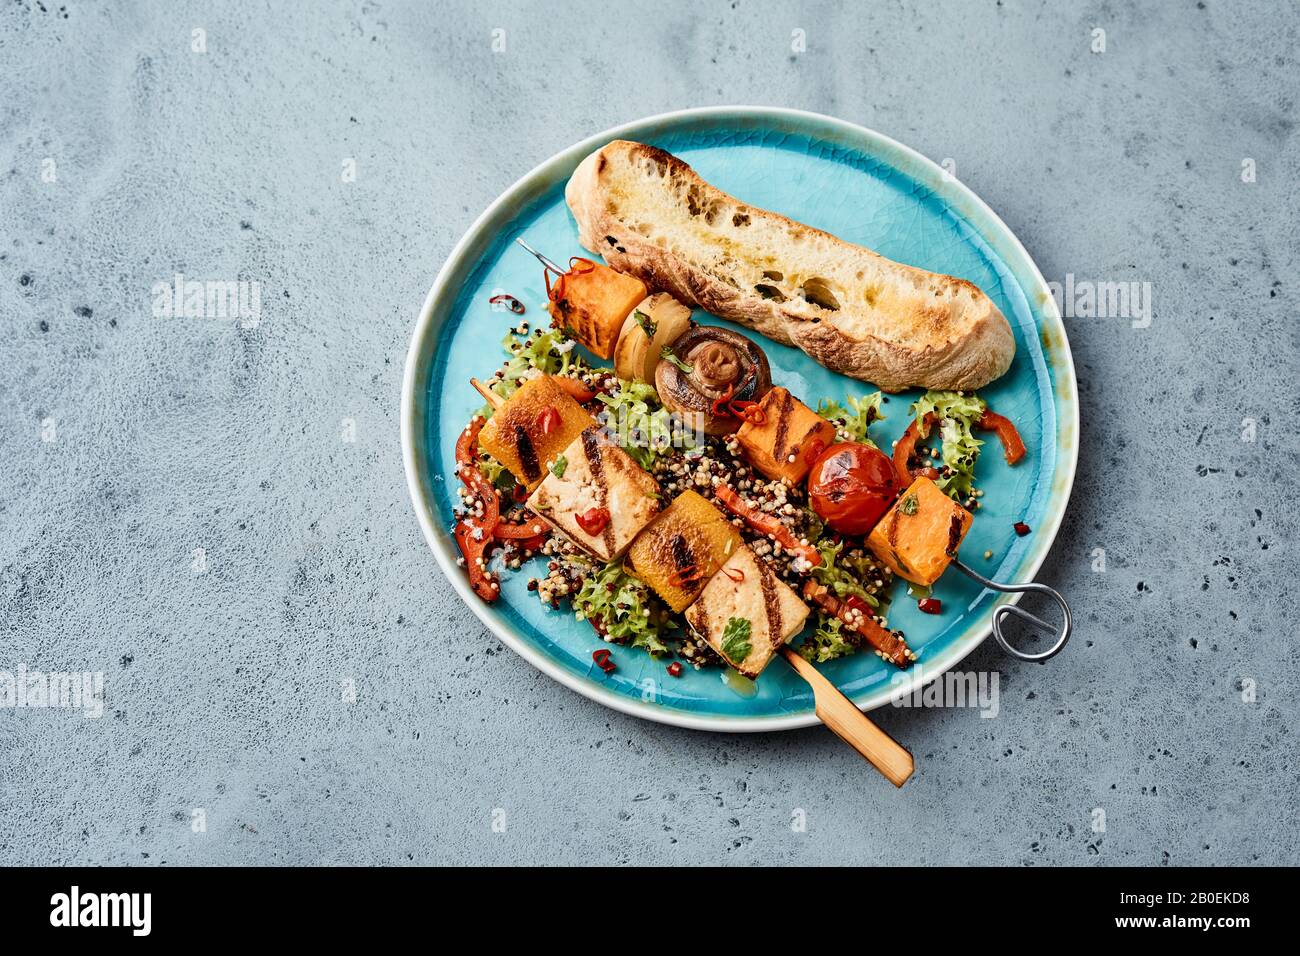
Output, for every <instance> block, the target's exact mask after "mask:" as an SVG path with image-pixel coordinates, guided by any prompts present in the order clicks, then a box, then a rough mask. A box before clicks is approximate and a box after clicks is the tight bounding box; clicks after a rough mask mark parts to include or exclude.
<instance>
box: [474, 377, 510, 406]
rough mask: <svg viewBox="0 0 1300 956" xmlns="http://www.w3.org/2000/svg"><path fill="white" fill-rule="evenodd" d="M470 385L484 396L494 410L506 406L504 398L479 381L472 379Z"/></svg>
mask: <svg viewBox="0 0 1300 956" xmlns="http://www.w3.org/2000/svg"><path fill="white" fill-rule="evenodd" d="M469 383H470V384H471V385H473V386H474V391H476V392H478V393H479V394H480V395H482V396H483V397H484V398H485V399H486V400H487V403H488V404H489V405H491V406H492V407H493V408H500V407H501V406H502V405H503V404H505V399H504V398H502V397H501V396H500V395H498V394H497V393H496V392H494V391H492V389H490V388H488V387H487V386H486V385H484V384H483V383H482V382H480V381H479V380H478V379H476V378H471V379H470V380H469Z"/></svg>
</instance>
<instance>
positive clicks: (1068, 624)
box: [952, 558, 1074, 663]
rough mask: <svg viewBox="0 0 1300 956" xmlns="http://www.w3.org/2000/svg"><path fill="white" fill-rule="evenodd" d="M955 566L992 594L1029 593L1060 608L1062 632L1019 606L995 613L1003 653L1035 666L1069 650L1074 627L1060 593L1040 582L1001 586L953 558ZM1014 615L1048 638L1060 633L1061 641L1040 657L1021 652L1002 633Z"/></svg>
mask: <svg viewBox="0 0 1300 956" xmlns="http://www.w3.org/2000/svg"><path fill="white" fill-rule="evenodd" d="M952 565H953V567H955V568H956V569H957V570H958V571H960V572H961V573H962V574H964V575H966V576H967V577H968V578H971V579H972V580H974V581H978V582H979V583H980V584H982V585H984V586H985V587H986V588H988V589H989V590H991V591H1001V592H1002V593H1003V594H1026V593H1029V592H1033V593H1035V594H1046V595H1047V596H1048V597H1050V598H1051V599H1052V600H1053V601H1055V602H1056V603H1057V604H1058V605H1059V606H1060V608H1061V614H1062V616H1063V618H1064V622H1063V623H1062V625H1061V627H1060V628H1059V630H1058V628H1057V627H1056V625H1054V624H1049V623H1048V622H1047V621H1044V620H1043V619H1042V618H1041V617H1038V616H1037V615H1034V614H1030V613H1029V612H1028V611H1026V610H1025V609H1024V608H1022V607H1020V606H1019V605H1017V604H1000V605H998V606H997V607H996V608H994V609H993V636H994V637H995V638H997V642H998V643H999V644H1001V645H1002V649H1003V650H1004V651H1006V652H1007V653H1008V654H1010V655H1011V656H1012V657H1015V658H1017V659H1019V660H1022V661H1029V662H1031V663H1041V662H1042V661H1046V660H1050V659H1051V658H1053V657H1055V656H1056V655H1057V654H1059V653H1060V652H1061V649H1062V648H1063V647H1065V642H1066V641H1068V640H1069V639H1070V631H1071V629H1072V628H1073V626H1074V625H1073V618H1072V617H1071V615H1070V605H1069V604H1067V603H1066V601H1065V598H1063V597H1062V596H1061V592H1060V591H1057V590H1056V589H1055V588H1049V587H1048V586H1047V585H1046V584H1039V583H1037V582H1030V583H1029V584H999V583H998V582H997V581H990V580H989V579H988V578H986V577H984V575H982V574H980V573H979V572H978V571H974V570H972V569H971V568H968V567H967V566H966V565H964V564H962V563H961V562H960V561H958V560H957V559H956V558H953V560H952ZM1010 614H1014V615H1015V616H1016V617H1018V618H1020V619H1021V620H1025V621H1028V622H1029V623H1030V624H1033V625H1035V626H1036V627H1038V628H1040V629H1041V630H1043V631H1044V632H1046V633H1048V634H1058V633H1059V635H1060V636H1059V637H1057V639H1056V643H1055V644H1053V645H1052V646H1051V647H1049V648H1048V649H1047V650H1045V651H1042V652H1040V653H1038V654H1030V653H1029V652H1027V651H1022V650H1019V649H1018V648H1015V647H1012V646H1011V643H1010V642H1009V641H1008V640H1007V638H1006V635H1005V634H1003V633H1002V622H1003V621H1004V620H1005V619H1006V617H1007V616H1008V615H1010Z"/></svg>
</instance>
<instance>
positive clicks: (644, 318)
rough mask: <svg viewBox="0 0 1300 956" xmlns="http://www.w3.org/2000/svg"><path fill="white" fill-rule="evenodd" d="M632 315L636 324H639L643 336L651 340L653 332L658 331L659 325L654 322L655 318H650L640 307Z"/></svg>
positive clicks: (653, 336)
mask: <svg viewBox="0 0 1300 956" xmlns="http://www.w3.org/2000/svg"><path fill="white" fill-rule="evenodd" d="M632 317H633V318H634V319H636V324H637V325H639V326H641V331H642V332H644V333H645V337H646V338H648V339H649V340H650V341H651V342H653V341H654V338H655V333H656V332H658V331H659V326H658V325H657V324H656V323H655V320H654V319H652V318H650V316H648V315H646V314H645V313H644V312H642V311H641V310H640V309H637V310H636V311H635V312H633V313H632Z"/></svg>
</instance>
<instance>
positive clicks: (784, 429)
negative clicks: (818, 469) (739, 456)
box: [736, 385, 835, 485]
mask: <svg viewBox="0 0 1300 956" xmlns="http://www.w3.org/2000/svg"><path fill="white" fill-rule="evenodd" d="M759 408H761V409H762V410H763V421H762V423H761V424H758V425H755V424H753V423H752V422H745V424H743V425H741V426H740V430H739V431H737V432H736V440H737V441H738V442H740V447H741V448H743V449H745V456H746V457H747V458H748V459H749V461H750V463H751V464H752V465H753V466H754V467H755V468H757V469H758V470H759V471H760V472H762V474H764V475H765V476H767V477H768V478H772V479H781V478H783V479H785V480H786V481H787V482H789V483H790V484H792V485H797V484H799V482H801V481H803V480H804V478H805V477H807V475H808V469H809V468H811V467H812V464H813V462H814V461H816V460H817V456H818V455H820V454H821V453H822V452H823V451H824V450H825V449H826V448H828V447H829V446H830V444H831V443H832V442H833V441H835V426H834V425H833V424H831V423H830V422H828V421H827V420H826V419H824V418H822V417H821V416H820V415H818V414H817V413H816V412H814V411H813V410H812V409H811V408H809V407H808V406H807V405H805V404H804V403H803V402H801V401H799V399H797V398H795V397H794V396H793V395H791V394H790V393H789V392H788V391H786V390H785V389H784V388H781V387H780V386H779V385H778V386H775V387H773V388H772V389H770V390H769V391H768V393H767V394H766V395H764V396H763V401H762V402H761V403H760V404H759Z"/></svg>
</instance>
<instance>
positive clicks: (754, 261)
mask: <svg viewBox="0 0 1300 956" xmlns="http://www.w3.org/2000/svg"><path fill="white" fill-rule="evenodd" d="M564 196H565V199H566V200H567V201H568V204H569V208H570V209H571V210H572V211H573V215H574V218H575V219H577V221H578V237H579V241H580V242H581V243H582V244H583V245H584V246H585V247H587V248H588V249H590V250H591V251H592V252H595V253H597V254H599V255H601V256H603V257H604V259H605V261H606V262H608V263H609V265H611V266H612V267H613V268H615V269H617V270H618V271H620V272H626V273H629V274H631V275H634V276H636V277H637V278H639V279H640V280H641V281H642V282H644V283H645V284H646V285H648V286H649V287H650V288H651V289H652V290H662V291H664V292H669V293H671V294H672V295H674V296H676V297H677V298H679V299H681V300H682V301H683V302H686V303H688V304H690V305H695V306H698V307H699V308H702V309H704V310H706V311H708V312H712V313H713V314H714V315H717V316H720V317H722V318H724V319H730V320H731V321H733V322H737V323H739V324H740V325H743V326H745V327H746V328H749V329H753V330H754V331H755V332H759V333H761V334H763V335H766V336H767V337H768V338H770V339H774V340H776V341H777V342H780V343H782V344H784V345H794V346H797V347H798V348H800V349H803V351H805V352H807V353H808V354H809V355H810V356H812V358H813V359H815V360H816V361H818V362H820V363H821V364H822V365H824V366H826V367H827V368H829V369H831V370H832V371H835V372H840V373H841V374H844V375H849V376H852V377H853V378H856V379H861V380H862V381H864V382H870V383H872V384H874V385H876V386H877V387H879V388H882V389H884V390H886V391H891V392H892V391H901V390H902V389H905V388H910V387H912V386H919V387H921V388H934V389H976V388H979V387H980V386H982V385H986V384H988V383H989V382H991V381H992V380H993V379H995V378H997V377H998V376H999V375H1001V374H1002V373H1003V372H1005V371H1006V370H1007V369H1008V368H1009V367H1010V365H1011V359H1012V357H1013V356H1014V355H1015V350H1016V346H1015V340H1014V338H1013V337H1012V334H1011V326H1010V325H1009V324H1008V323H1007V320H1006V318H1005V317H1004V316H1003V315H1002V313H1001V312H1000V311H998V308H997V307H996V306H995V305H994V304H993V302H992V301H991V300H990V299H989V297H988V296H986V295H985V294H984V293H983V292H981V291H980V290H979V289H978V288H977V287H976V286H974V285H972V284H971V283H969V282H967V281H965V280H964V279H956V278H953V277H952V276H945V275H938V274H936V273H933V272H926V271H925V270H923V269H917V268H913V267H912V266H906V265H902V264H901V263H897V262H894V261H892V260H890V259H886V258H884V257H883V256H880V255H877V254H876V253H874V252H872V251H871V250H870V249H864V248H863V247H861V246H855V245H852V244H851V243H848V242H844V241H843V240H841V239H837V238H836V237H835V236H832V235H831V234H830V233H826V232H822V231H821V230H819V229H814V228H812V227H811V226H805V225H803V224H802V223H798V222H794V221H793V220H791V219H787V218H786V217H785V216H782V215H779V214H777V213H773V212H768V211H766V210H763V209H757V208H755V207H753V206H748V205H746V204H745V203H743V202H741V201H740V200H738V199H736V198H734V197H732V196H729V195H727V194H726V193H724V192H722V190H720V189H717V188H715V187H713V186H710V185H709V184H708V183H706V182H705V181H704V180H703V179H701V178H700V177H699V176H698V175H697V174H696V173H695V171H694V170H693V169H691V167H690V166H688V165H687V164H686V163H684V162H682V161H681V160H680V159H678V158H677V157H675V156H673V155H671V154H670V153H666V152H664V151H663V150H662V149H657V148H656V147H654V146H646V145H644V144H641V143H631V142H627V141H626V140H615V141H614V142H612V143H610V144H609V145H608V146H605V147H603V148H602V149H598V150H597V151H596V152H594V153H592V154H591V155H590V156H588V157H587V158H586V159H585V160H583V161H582V163H581V165H579V166H578V168H577V170H575V171H574V174H573V176H572V177H571V178H570V179H569V183H568V186H567V187H566V189H565V191H564Z"/></svg>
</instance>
